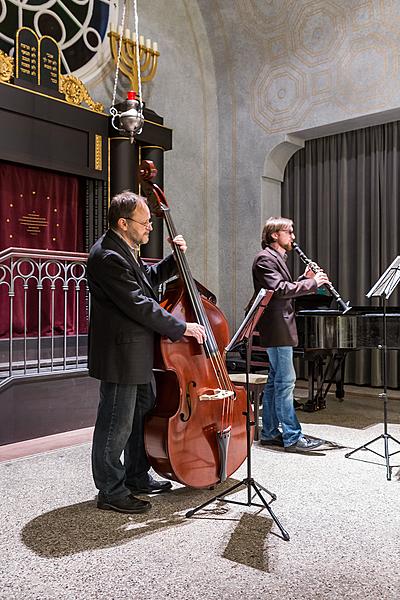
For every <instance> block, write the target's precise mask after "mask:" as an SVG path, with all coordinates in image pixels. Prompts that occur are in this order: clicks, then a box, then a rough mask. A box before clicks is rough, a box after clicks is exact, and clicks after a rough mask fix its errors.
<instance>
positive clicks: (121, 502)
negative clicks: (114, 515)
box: [97, 494, 151, 515]
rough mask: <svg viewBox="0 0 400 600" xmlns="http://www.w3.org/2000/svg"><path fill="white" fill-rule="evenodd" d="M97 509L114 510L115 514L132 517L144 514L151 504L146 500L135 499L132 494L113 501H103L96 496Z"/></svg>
mask: <svg viewBox="0 0 400 600" xmlns="http://www.w3.org/2000/svg"><path fill="white" fill-rule="evenodd" d="M97 508H100V509H101V510H115V511H116V512H120V513H127V514H129V515H132V514H140V513H143V512H146V511H147V510H149V509H150V508H151V504H150V502H148V501H147V500H139V498H135V496H133V495H132V494H129V496H124V497H123V498H116V499H115V500H104V498H101V496H98V497H97Z"/></svg>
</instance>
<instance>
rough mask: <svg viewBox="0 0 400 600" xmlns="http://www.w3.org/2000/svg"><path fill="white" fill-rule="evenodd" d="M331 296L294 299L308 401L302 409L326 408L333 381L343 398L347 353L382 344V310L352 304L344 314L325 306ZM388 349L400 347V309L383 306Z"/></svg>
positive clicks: (298, 353)
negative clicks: (306, 380) (304, 362)
mask: <svg viewBox="0 0 400 600" xmlns="http://www.w3.org/2000/svg"><path fill="white" fill-rule="evenodd" d="M331 300H332V298H330V297H328V296H327V297H323V296H321V295H319V294H316V295H314V296H303V297H302V298H298V299H297V300H296V323H297V330H298V335H299V345H298V347H297V348H295V356H300V357H302V358H304V359H305V361H306V362H307V368H308V400H307V402H306V403H305V404H304V405H303V410H306V411H310V412H311V411H314V410H320V409H322V408H325V406H326V396H327V394H328V392H329V390H330V387H331V385H332V384H335V386H336V397H337V398H339V399H343V398H344V369H345V362H346V356H347V355H348V353H349V352H354V351H357V350H360V349H364V348H371V349H372V348H380V347H381V346H382V344H383V312H382V308H380V307H378V306H369V307H366V306H354V307H352V308H351V310H350V311H348V312H347V313H346V314H343V313H342V312H340V311H338V310H334V309H330V308H327V306H328V305H329V304H330V303H331ZM386 319H387V321H386V324H387V326H386V333H387V338H386V339H387V347H388V349H389V350H390V349H398V348H400V308H398V307H396V308H389V307H387V308H386Z"/></svg>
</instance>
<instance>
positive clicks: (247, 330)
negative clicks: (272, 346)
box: [225, 288, 273, 352]
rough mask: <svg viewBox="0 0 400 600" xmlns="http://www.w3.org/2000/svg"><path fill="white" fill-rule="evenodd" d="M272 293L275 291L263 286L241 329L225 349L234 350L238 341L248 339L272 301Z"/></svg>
mask: <svg viewBox="0 0 400 600" xmlns="http://www.w3.org/2000/svg"><path fill="white" fill-rule="evenodd" d="M272 294H273V292H271V291H269V290H266V289H264V288H261V290H260V291H259V292H258V294H257V296H256V298H255V300H254V302H253V304H252V305H251V307H250V310H249V312H248V313H247V315H246V316H245V318H244V319H243V321H242V323H241V325H240V327H239V329H238V330H237V331H236V333H235V335H234V336H233V338H232V339H231V341H230V342H229V344H228V345H227V346H226V348H225V350H226V351H227V352H230V351H231V350H233V349H234V348H235V346H236V345H237V344H238V343H240V342H242V341H243V340H244V339H248V338H249V337H250V336H251V335H252V333H253V329H254V327H255V326H256V324H257V322H258V320H259V318H260V317H261V315H262V313H263V312H264V309H265V307H266V306H267V304H268V302H269V301H270V299H271V296H272Z"/></svg>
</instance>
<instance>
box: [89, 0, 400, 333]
mask: <svg viewBox="0 0 400 600" xmlns="http://www.w3.org/2000/svg"><path fill="white" fill-rule="evenodd" d="M138 5H139V20H140V29H141V32H142V33H143V35H145V37H151V38H152V39H154V40H156V41H157V42H158V43H159V49H160V52H161V58H160V63H159V70H158V73H157V75H156V78H155V79H154V81H153V82H152V83H151V84H146V85H145V87H144V98H145V100H146V101H147V102H148V105H149V106H150V107H151V108H153V109H154V110H156V111H157V112H159V113H160V114H162V115H163V116H164V117H165V120H166V124H167V125H168V126H170V127H172V128H173V129H174V149H173V150H172V151H171V152H169V153H167V154H166V165H165V166H166V191H167V194H168V197H169V198H170V203H171V205H172V206H173V208H174V216H175V220H176V222H177V225H178V228H179V229H181V230H182V232H183V233H184V234H185V236H186V237H187V238H188V240H189V242H190V246H191V249H190V252H189V260H190V263H191V265H192V266H193V272H194V274H195V276H196V277H198V278H199V279H200V280H201V281H203V282H204V283H205V284H206V285H207V286H208V287H210V289H212V290H213V291H214V292H215V293H216V294H217V296H218V299H219V303H220V305H221V306H222V308H223V310H224V311H225V313H226V314H227V316H228V318H229V320H230V323H231V326H232V328H233V327H235V326H236V325H237V324H239V322H240V320H241V318H242V316H243V307H244V306H245V304H246V302H247V300H248V298H249V297H250V295H251V292H252V285H251V264H252V259H253V256H254V254H255V253H256V252H257V251H258V249H259V245H260V233H261V228H262V225H263V223H264V221H265V219H266V218H267V217H268V216H270V215H272V214H277V213H279V212H280V182H281V180H282V178H283V171H284V167H285V164H286V162H287V160H288V159H289V157H290V156H291V154H293V152H295V151H297V149H298V148H300V147H301V146H302V144H303V143H304V139H307V138H310V137H318V136H320V135H323V134H326V133H334V132H335V131H343V130H346V129H347V130H350V129H354V128H356V127H360V126H366V125H368V124H369V123H370V122H372V121H368V118H369V117H370V118H371V119H375V122H378V121H379V118H380V117H379V115H381V116H382V118H381V120H385V119H386V120H394V119H395V118H396V115H397V114H398V113H397V109H398V108H399V107H400V86H399V55H400V40H399V37H398V31H399V30H400V1H399V0H240V2H233V1H232V0H151V1H148V2H145V1H144V0H138ZM129 27H130V28H131V29H132V23H130V24H129ZM107 69H108V71H107ZM111 71H112V69H111V68H110V65H108V66H107V65H106V66H105V69H104V71H103V79H102V81H98V82H97V85H96V88H97V89H96V90H93V94H94V95H95V97H96V99H99V100H102V101H103V102H105V104H106V105H109V104H110V98H111V96H112V73H111ZM99 96H100V97H99ZM377 115H378V118H377ZM397 118H398V117H397ZM322 201H323V199H322Z"/></svg>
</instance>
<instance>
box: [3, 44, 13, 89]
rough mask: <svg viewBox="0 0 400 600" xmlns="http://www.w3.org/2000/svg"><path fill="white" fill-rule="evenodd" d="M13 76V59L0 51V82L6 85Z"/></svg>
mask: <svg viewBox="0 0 400 600" xmlns="http://www.w3.org/2000/svg"><path fill="white" fill-rule="evenodd" d="M13 75H14V59H13V58H12V57H11V56H8V54H6V53H5V52H3V51H2V50H0V81H4V82H5V83H8V82H9V81H10V79H11V77H12V76H13Z"/></svg>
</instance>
